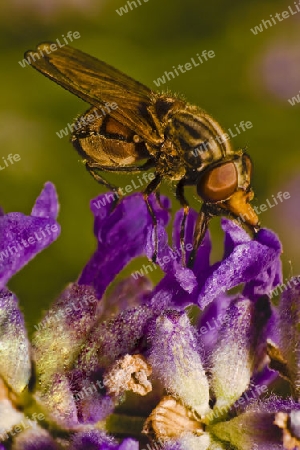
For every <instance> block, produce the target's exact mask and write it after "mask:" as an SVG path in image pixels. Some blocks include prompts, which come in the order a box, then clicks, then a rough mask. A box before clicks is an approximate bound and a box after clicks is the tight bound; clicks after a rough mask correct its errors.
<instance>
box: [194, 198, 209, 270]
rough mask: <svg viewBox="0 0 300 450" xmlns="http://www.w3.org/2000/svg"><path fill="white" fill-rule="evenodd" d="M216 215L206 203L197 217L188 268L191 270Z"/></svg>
mask: <svg viewBox="0 0 300 450" xmlns="http://www.w3.org/2000/svg"><path fill="white" fill-rule="evenodd" d="M215 215H216V213H215V212H213V211H211V209H210V207H209V206H208V205H206V204H205V203H204V204H203V205H202V207H201V209H200V212H199V214H198V217H197V222H196V227H195V231H194V239H193V248H192V251H191V254H190V258H189V262H188V267H190V268H191V267H193V265H194V262H195V257H196V254H197V250H198V248H199V247H200V245H201V242H202V241H203V239H204V236H205V233H206V231H207V228H208V223H209V221H210V219H211V218H212V217H214V216H215Z"/></svg>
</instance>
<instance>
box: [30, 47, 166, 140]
mask: <svg viewBox="0 0 300 450" xmlns="http://www.w3.org/2000/svg"><path fill="white" fill-rule="evenodd" d="M53 44H54V43H51V42H45V43H42V44H40V45H39V46H38V47H37V50H36V51H30V50H29V51H28V52H26V53H25V57H26V58H28V59H29V61H30V63H31V65H32V66H33V67H34V68H35V69H37V70H38V71H39V72H41V73H42V74H43V75H45V76H46V77H48V78H50V79H51V80H53V81H55V83H57V84H59V85H61V86H62V87H63V88H65V89H67V90H68V91H70V92H72V93H73V94H75V95H77V97H80V98H81V99H82V100H85V101H86V102H87V103H90V104H91V105H93V106H96V107H101V106H104V105H105V103H106V102H108V103H113V102H115V103H116V104H117V105H118V108H117V109H115V110H112V111H111V113H110V116H111V117H113V118H114V119H116V120H117V121H119V122H120V123H122V124H124V125H125V126H127V127H129V128H130V129H131V130H133V131H135V132H136V134H138V135H139V136H140V137H142V138H143V139H144V140H146V141H148V142H149V143H152V144H155V143H157V142H159V141H160V140H161V139H160V137H159V133H158V131H157V129H156V127H155V124H154V122H153V119H152V116H151V114H150V113H149V110H148V107H149V106H150V105H151V103H152V100H151V99H152V96H153V93H152V91H151V90H150V89H149V88H147V87H146V86H144V85H143V84H141V83H139V82H138V81H135V80H134V79H133V78H131V77H129V76H127V75H125V74H124V73H122V72H120V71H119V70H117V69H115V68H114V67H112V66H110V65H109V64H106V63H105V62H103V61H100V60H98V59H97V58H94V57H92V56H90V55H88V54H87V53H84V52H81V51H80V50H77V49H75V48H72V47H70V46H68V45H65V46H63V47H59V48H57V50H54V51H51V48H50V46H51V45H53ZM54 45H56V46H57V44H54ZM43 55H44V56H43Z"/></svg>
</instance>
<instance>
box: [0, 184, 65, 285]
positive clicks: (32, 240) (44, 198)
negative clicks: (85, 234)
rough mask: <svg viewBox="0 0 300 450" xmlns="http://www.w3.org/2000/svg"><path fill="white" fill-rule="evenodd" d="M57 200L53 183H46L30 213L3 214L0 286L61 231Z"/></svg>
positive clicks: (0, 232)
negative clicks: (58, 221) (29, 214)
mask: <svg viewBox="0 0 300 450" xmlns="http://www.w3.org/2000/svg"><path fill="white" fill-rule="evenodd" d="M57 212H58V202H57V196H56V191H55V188H54V186H53V185H52V184H51V183H46V185H45V187H44V189H43V191H42V192H41V194H40V196H39V197H38V199H37V200H36V203H35V205H34V207H33V210H32V215H31V216H25V215H24V214H22V213H18V212H15V213H8V214H5V215H3V216H0V289H2V288H3V287H4V286H5V285H6V283H7V282H8V280H9V279H10V278H11V277H12V276H13V275H14V274H15V273H16V272H18V271H19V270H21V269H22V267H23V266H25V265H26V264H27V263H28V262H29V261H30V260H31V259H32V258H34V257H35V256H36V254H37V253H39V252H41V251H42V250H44V249H45V248H47V247H48V246H49V245H50V244H51V243H52V242H53V241H55V240H56V239H57V237H58V236H59V234H60V226H59V224H58V223H57V222H56V220H55V219H56V215H57Z"/></svg>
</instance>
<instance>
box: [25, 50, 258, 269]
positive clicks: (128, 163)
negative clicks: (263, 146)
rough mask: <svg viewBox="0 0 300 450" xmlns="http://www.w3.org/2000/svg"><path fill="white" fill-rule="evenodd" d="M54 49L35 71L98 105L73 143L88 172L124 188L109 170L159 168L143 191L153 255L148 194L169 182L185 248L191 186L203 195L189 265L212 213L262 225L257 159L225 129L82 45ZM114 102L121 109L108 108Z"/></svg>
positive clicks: (32, 56)
mask: <svg viewBox="0 0 300 450" xmlns="http://www.w3.org/2000/svg"><path fill="white" fill-rule="evenodd" d="M50 46H51V43H42V44H40V45H39V46H38V48H37V51H35V52H34V51H28V52H26V54H25V57H26V58H28V59H29V60H30V61H31V64H32V65H33V67H34V68H35V69H37V70H38V71H40V72H41V73H42V74H44V75H45V76H47V77H48V78H50V79H51V80H53V81H55V82H56V83H57V84H59V85H61V86H62V87H63V88H65V89H67V90H68V91H70V92H72V93H73V94H75V95H77V96H78V97H80V98H81V99H83V100H85V101H86V102H87V103H89V104H90V105H91V108H90V109H89V110H88V111H87V112H86V113H85V114H83V115H82V116H81V117H80V118H79V119H78V121H77V122H80V121H81V122H83V123H84V126H80V127H76V128H77V129H75V130H74V131H73V133H72V143H73V145H74V147H75V148H76V149H77V150H78V152H79V153H80V154H81V155H82V156H83V157H84V162H85V165H86V168H87V170H88V171H89V172H90V173H91V174H92V175H93V177H94V178H95V179H96V180H97V181H98V182H99V183H101V184H103V185H105V186H106V187H108V188H109V189H112V190H114V191H117V190H118V188H117V187H116V186H113V185H112V184H111V183H109V182H108V181H107V180H106V179H105V178H104V177H103V176H102V172H105V171H106V172H125V173H126V172H127V173H128V172H139V171H146V170H148V169H150V168H154V169H155V178H154V179H153V180H152V181H151V182H150V184H149V185H148V186H147V188H146V189H145V191H144V199H145V202H146V204H147V207H148V210H149V212H150V214H151V217H152V220H153V225H154V229H155V230H156V233H155V251H154V255H153V259H154V260H155V259H156V256H157V248H158V247H157V246H158V239H157V228H156V227H157V219H156V216H155V213H154V210H153V208H152V206H151V204H150V202H149V200H148V197H149V195H150V194H151V193H153V192H157V189H158V188H159V186H160V184H161V182H162V181H164V180H168V181H171V182H175V183H176V197H177V199H178V200H179V202H180V203H181V205H182V207H183V208H184V215H183V219H182V224H181V244H182V246H183V240H184V231H185V223H186V217H187V215H188V211H189V205H188V202H187V200H186V198H185V193H184V189H185V187H186V186H196V189H197V193H198V195H199V196H200V198H201V199H202V200H203V204H202V207H201V210H200V212H199V216H198V221H197V225H196V227H195V234H194V245H193V251H192V253H191V256H190V261H189V263H190V265H192V263H193V259H194V257H195V254H196V251H197V249H198V247H199V246H200V244H201V242H202V240H203V237H204V235H205V232H206V230H207V227H208V222H209V220H210V219H211V218H212V217H214V216H216V215H228V216H230V217H232V218H242V220H243V221H244V223H245V224H247V225H248V226H249V227H250V228H251V229H252V230H253V231H254V232H255V231H257V230H258V225H259V224H258V217H257V215H256V213H255V212H254V210H253V208H252V207H251V205H250V203H249V202H250V201H251V200H252V198H253V195H254V194H253V191H252V189H251V185H250V181H251V168H252V164H251V160H250V158H249V156H248V155H247V154H245V153H244V152H243V151H242V150H237V151H235V150H233V148H232V146H231V144H230V142H229V141H228V140H225V141H224V140H222V135H223V134H224V131H223V130H222V128H221V127H220V125H219V124H218V123H217V122H216V121H215V120H214V119H213V118H212V117H211V116H210V115H208V114H207V113H206V112H204V111H203V110H201V109H200V108H198V107H197V106H193V105H190V104H189V103H187V102H186V101H184V100H182V99H181V98H179V97H177V96H175V95H173V96H172V95H169V94H161V93H156V92H153V91H152V90H151V89H149V88H148V87H146V86H144V85H143V84H141V83H139V82H138V81H135V80H134V79H132V78H130V77H129V76H127V75H125V74H123V73H122V72H120V71H119V70H117V69H115V68H113V67H112V66H110V65H108V64H106V63H105V62H103V61H99V60H98V59H96V58H94V57H92V56H89V55H88V54H86V53H83V52H81V51H79V50H77V49H74V48H72V47H70V46H67V45H66V46H63V47H60V48H58V49H57V50H56V51H53V52H51V48H50ZM41 54H42V55H44V56H43V57H41ZM113 104H115V105H117V106H116V107H115V108H113V109H111V108H109V106H108V105H113ZM104 108H105V109H106V110H105V111H104ZM106 111H108V112H107V113H106ZM102 113H104V114H102Z"/></svg>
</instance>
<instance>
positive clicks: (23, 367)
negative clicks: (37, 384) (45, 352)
mask: <svg viewBox="0 0 300 450" xmlns="http://www.w3.org/2000/svg"><path fill="white" fill-rule="evenodd" d="M0 360H1V368H0V374H1V377H2V378H3V380H4V381H5V382H6V383H7V384H8V386H10V388H11V389H12V390H13V391H14V392H15V393H18V394H19V393H21V392H22V391H23V389H25V387H26V386H27V384H28V382H29V379H30V376H31V360H30V347H29V342H28V338H27V332H26V328H25V323H24V318H23V315H22V313H21V312H20V310H19V307H18V300H17V298H16V297H15V295H14V294H13V293H12V292H10V291H8V290H7V289H3V290H2V291H0Z"/></svg>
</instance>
